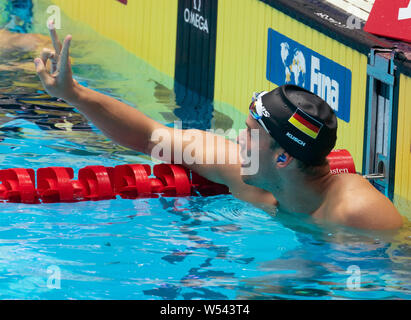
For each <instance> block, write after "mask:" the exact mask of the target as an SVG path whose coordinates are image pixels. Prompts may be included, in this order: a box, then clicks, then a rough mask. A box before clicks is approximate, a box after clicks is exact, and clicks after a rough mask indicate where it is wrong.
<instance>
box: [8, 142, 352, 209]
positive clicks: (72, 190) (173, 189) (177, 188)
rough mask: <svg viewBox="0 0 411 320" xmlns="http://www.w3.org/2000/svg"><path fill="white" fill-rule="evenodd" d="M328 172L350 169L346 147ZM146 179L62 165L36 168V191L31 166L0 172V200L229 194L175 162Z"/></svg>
mask: <svg viewBox="0 0 411 320" xmlns="http://www.w3.org/2000/svg"><path fill="white" fill-rule="evenodd" d="M327 158H328V160H329V163H330V170H331V173H333V174H338V173H355V166H354V161H353V159H352V157H351V155H350V153H349V152H348V151H347V150H333V151H332V152H331V153H330V155H329V156H328V157H327ZM153 173H154V175H155V178H150V175H151V167H150V166H149V165H147V164H125V165H119V166H116V167H115V168H111V167H104V166H88V167H85V168H82V169H80V170H79V173H78V180H73V177H74V171H73V169H72V168H66V167H48V168H41V169H38V170H37V189H36V187H35V174H34V170H33V169H21V168H20V169H4V170H0V182H1V184H0V200H6V201H9V202H17V203H20V202H21V203H40V201H39V200H40V199H41V200H42V202H45V203H50V202H75V201H86V200H93V201H95V200H108V199H115V198H116V196H117V195H119V196H120V197H121V198H123V199H136V198H153V197H158V196H159V194H162V195H163V196H164V197H184V196H190V195H197V193H196V192H195V190H197V191H198V193H199V194H200V195H202V196H212V195H217V194H229V193H230V191H229V188H228V187H227V186H225V185H223V184H218V183H214V182H212V181H210V180H207V179H206V178H204V177H202V176H200V175H198V174H197V173H195V172H193V171H191V170H188V169H187V168H185V167H183V166H181V165H175V164H158V165H155V166H154V167H153Z"/></svg>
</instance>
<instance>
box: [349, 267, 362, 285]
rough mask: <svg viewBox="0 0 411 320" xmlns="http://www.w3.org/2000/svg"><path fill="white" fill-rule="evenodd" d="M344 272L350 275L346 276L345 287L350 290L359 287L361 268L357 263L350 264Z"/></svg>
mask: <svg viewBox="0 0 411 320" xmlns="http://www.w3.org/2000/svg"><path fill="white" fill-rule="evenodd" d="M345 273H346V274H349V275H350V276H349V277H348V278H347V288H348V289H350V290H358V289H360V288H361V269H360V267H359V266H357V265H351V266H349V267H348V268H347V271H346V272H345Z"/></svg>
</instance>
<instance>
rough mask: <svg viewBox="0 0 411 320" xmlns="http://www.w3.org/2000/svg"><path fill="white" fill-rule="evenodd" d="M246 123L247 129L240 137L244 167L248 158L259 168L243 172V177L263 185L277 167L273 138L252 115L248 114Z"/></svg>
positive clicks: (250, 182) (253, 183) (245, 180)
mask: <svg viewBox="0 0 411 320" xmlns="http://www.w3.org/2000/svg"><path fill="white" fill-rule="evenodd" d="M245 124H246V126H247V130H246V131H244V132H243V134H242V136H240V139H239V144H240V159H241V162H242V167H244V166H245V164H244V162H246V160H248V161H250V159H251V165H253V166H256V167H257V170H256V173H255V174H242V179H243V181H244V182H245V183H247V184H251V185H255V186H259V185H260V186H262V185H264V184H265V182H266V180H267V178H269V177H271V176H272V173H273V170H275V169H276V168H275V161H274V158H275V155H274V150H272V148H271V145H272V142H273V138H272V137H271V136H270V135H269V134H268V133H267V132H266V131H265V130H264V129H263V128H262V127H261V125H260V124H259V123H258V122H257V121H256V120H255V119H254V118H253V117H252V116H251V115H248V117H247V119H246V123H245ZM253 129H254V130H253ZM257 135H258V137H257ZM255 154H257V157H256V156H254V155H255ZM255 162H257V163H255Z"/></svg>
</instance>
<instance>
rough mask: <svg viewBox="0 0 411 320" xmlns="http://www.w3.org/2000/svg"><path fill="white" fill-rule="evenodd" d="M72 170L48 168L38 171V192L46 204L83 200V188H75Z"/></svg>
mask: <svg viewBox="0 0 411 320" xmlns="http://www.w3.org/2000/svg"><path fill="white" fill-rule="evenodd" d="M73 177H74V171H73V169H72V168H64V167H48V168H40V169H38V170H37V191H38V193H39V196H40V198H41V199H42V200H43V202H45V203H52V202H74V201H78V200H79V199H81V198H82V191H83V190H82V188H79V186H77V188H75V186H74V183H73V182H74V181H73V180H72V179H73Z"/></svg>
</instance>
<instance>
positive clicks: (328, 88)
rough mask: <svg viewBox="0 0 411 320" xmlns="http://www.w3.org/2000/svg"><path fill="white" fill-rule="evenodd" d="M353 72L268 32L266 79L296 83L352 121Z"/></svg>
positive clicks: (288, 39) (274, 81)
mask: <svg viewBox="0 0 411 320" xmlns="http://www.w3.org/2000/svg"><path fill="white" fill-rule="evenodd" d="M351 77H352V75H351V70H349V69H347V68H345V67H343V66H342V65H340V64H338V63H336V62H334V61H332V60H330V59H328V58H326V57H324V56H322V55H321V54H319V53H317V52H315V51H313V50H311V49H309V48H307V47H305V46H303V45H302V44H300V43H298V42H296V41H294V40H292V39H290V38H288V37H286V36H284V35H282V34H281V33H278V32H277V31H275V30H273V29H271V28H269V29H268V46H267V80H269V81H271V82H273V83H275V84H276V85H278V86H281V85H283V84H295V85H297V86H300V87H303V88H305V89H307V90H309V91H311V92H313V93H315V94H317V95H319V96H320V97H321V98H323V99H324V100H325V101H327V103H328V104H329V105H330V106H331V108H333V110H334V111H335V113H336V115H337V117H338V118H339V119H341V120H344V121H345V122H350V108H351V106H350V105H351Z"/></svg>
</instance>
